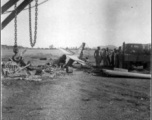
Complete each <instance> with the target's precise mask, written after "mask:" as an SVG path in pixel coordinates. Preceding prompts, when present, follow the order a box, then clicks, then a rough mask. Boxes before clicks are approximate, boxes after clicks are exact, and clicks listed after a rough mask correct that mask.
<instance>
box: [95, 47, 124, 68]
mask: <svg viewBox="0 0 152 120" xmlns="http://www.w3.org/2000/svg"><path fill="white" fill-rule="evenodd" d="M94 58H95V61H96V66H97V67H100V66H112V67H120V68H122V62H120V61H121V60H122V51H121V47H119V48H118V49H116V48H115V49H114V50H110V49H109V48H103V49H100V47H97V49H96V50H95V52H94Z"/></svg>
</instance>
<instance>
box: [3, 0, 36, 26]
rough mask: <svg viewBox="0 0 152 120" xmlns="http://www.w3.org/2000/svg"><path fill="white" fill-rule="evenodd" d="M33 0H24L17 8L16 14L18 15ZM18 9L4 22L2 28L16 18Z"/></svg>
mask: <svg viewBox="0 0 152 120" xmlns="http://www.w3.org/2000/svg"><path fill="white" fill-rule="evenodd" d="M32 1H33V0H24V1H23V2H22V3H21V4H20V5H19V6H18V7H17V8H16V11H17V13H16V15H18V14H19V13H20V12H21V11H22V10H23V9H24V8H25V7H26V6H27V5H28V4H29V3H30V2H32ZM16 11H13V12H12V13H11V14H10V15H9V16H8V17H7V18H6V19H5V20H4V21H3V22H2V28H1V29H3V28H5V27H6V25H7V24H8V23H10V22H11V20H12V19H13V18H15V12H16Z"/></svg>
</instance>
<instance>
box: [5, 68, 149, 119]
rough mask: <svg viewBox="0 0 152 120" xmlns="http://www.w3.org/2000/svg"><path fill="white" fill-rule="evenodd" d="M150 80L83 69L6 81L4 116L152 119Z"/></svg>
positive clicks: (15, 117) (13, 117) (12, 117)
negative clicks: (94, 73) (44, 77)
mask: <svg viewBox="0 0 152 120" xmlns="http://www.w3.org/2000/svg"><path fill="white" fill-rule="evenodd" d="M149 92H150V80H146V79H129V78H107V77H101V76H92V75H90V74H88V73H85V72H83V71H75V72H74V74H73V75H72V74H69V75H65V76H60V77H59V78H57V79H51V80H49V79H48V80H43V81H41V82H35V81H25V80H3V81H2V95H3V96H2V97H3V98H2V102H3V107H2V113H3V114H2V115H3V120H149V119H150V95H149V94H150V93H149Z"/></svg>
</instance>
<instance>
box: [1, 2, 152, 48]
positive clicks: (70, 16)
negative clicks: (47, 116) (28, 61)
mask: <svg viewBox="0 0 152 120" xmlns="http://www.w3.org/2000/svg"><path fill="white" fill-rule="evenodd" d="M7 1H8V0H2V1H1V2H2V3H1V5H4V4H5V3H6V2H7ZM22 1H23V0H20V1H19V3H18V4H20V3H21V2H22ZM43 1H44V0H38V2H39V3H40V2H43ZM34 4H35V1H33V2H32V5H34ZM13 9H14V7H12V8H10V9H9V10H13ZM34 13H35V9H32V26H33V28H32V30H33V38H34V17H35V14H34ZM8 15H9V14H3V15H1V22H2V21H3V20H4V19H5V18H6V17H7V16H8ZM17 29H18V30H17V34H18V37H17V39H18V45H21V46H25V47H30V38H29V14H28V10H24V11H22V12H21V13H20V14H18V16H17ZM37 33H38V34H37V42H36V45H35V46H34V47H36V48H37V47H41V48H48V47H49V46H50V45H53V46H54V47H79V46H80V45H81V44H82V42H85V43H86V44H87V45H88V46H89V47H97V46H105V45H115V46H117V47H118V46H120V45H122V43H123V42H126V43H143V44H146V43H151V0H48V2H45V3H44V4H42V5H40V6H39V7H38V30H37ZM1 37H2V38H1V44H5V45H14V20H12V21H11V22H10V23H9V24H8V25H7V26H6V27H5V28H4V29H3V30H1Z"/></svg>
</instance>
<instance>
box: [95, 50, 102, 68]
mask: <svg viewBox="0 0 152 120" xmlns="http://www.w3.org/2000/svg"><path fill="white" fill-rule="evenodd" d="M94 58H95V61H96V66H97V67H99V66H100V60H101V55H100V47H97V50H95V52H94Z"/></svg>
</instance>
